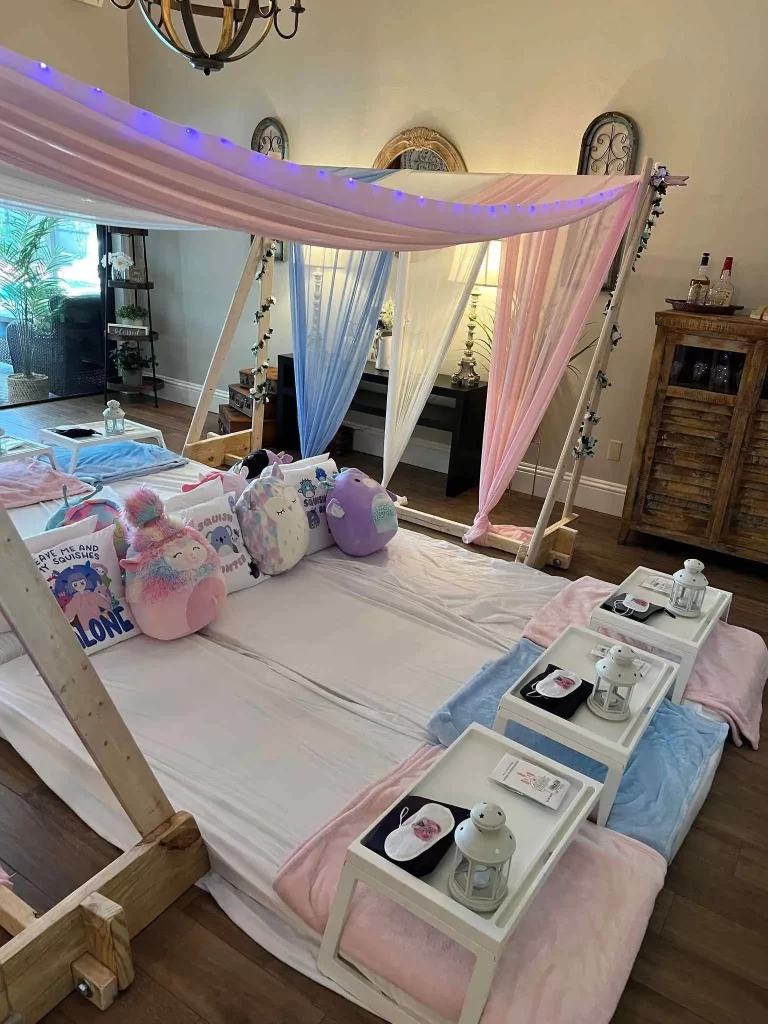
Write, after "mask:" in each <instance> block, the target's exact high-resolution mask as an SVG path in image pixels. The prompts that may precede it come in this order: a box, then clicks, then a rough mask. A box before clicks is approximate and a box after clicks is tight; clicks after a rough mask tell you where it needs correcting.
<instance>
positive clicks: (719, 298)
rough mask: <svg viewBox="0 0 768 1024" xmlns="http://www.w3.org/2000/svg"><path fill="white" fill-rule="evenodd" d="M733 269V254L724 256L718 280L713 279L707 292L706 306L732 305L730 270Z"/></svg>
mask: <svg viewBox="0 0 768 1024" xmlns="http://www.w3.org/2000/svg"><path fill="white" fill-rule="evenodd" d="M732 269H733V256H726V257H725V262H724V263H723V269H722V271H721V272H720V280H719V281H715V283H714V284H713V285H711V286H710V289H709V291H708V292H707V305H708V306H732V305H733V281H732V280H731V270H732Z"/></svg>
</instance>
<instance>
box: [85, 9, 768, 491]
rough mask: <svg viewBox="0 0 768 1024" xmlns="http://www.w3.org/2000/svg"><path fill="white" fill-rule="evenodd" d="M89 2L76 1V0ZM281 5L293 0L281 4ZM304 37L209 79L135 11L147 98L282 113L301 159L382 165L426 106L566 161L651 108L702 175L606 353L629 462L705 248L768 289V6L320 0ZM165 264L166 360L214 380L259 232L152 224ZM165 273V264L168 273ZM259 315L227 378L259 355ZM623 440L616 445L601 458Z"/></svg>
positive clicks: (434, 122)
mask: <svg viewBox="0 0 768 1024" xmlns="http://www.w3.org/2000/svg"><path fill="white" fill-rule="evenodd" d="M75 6H77V5H75ZM286 6H287V5H286ZM307 8H308V10H307V13H306V15H305V16H304V22H303V27H302V30H301V31H300V32H299V36H298V37H297V38H296V39H295V40H293V41H292V42H282V41H281V40H279V39H277V38H273V39H270V40H269V41H268V42H267V43H266V44H265V45H264V47H263V48H262V49H261V50H259V51H258V52H257V53H255V54H254V55H252V56H251V57H249V58H247V59H246V60H244V61H243V62H242V63H240V64H236V65H233V66H232V67H229V68H226V69H225V70H224V71H222V72H221V73H220V74H218V75H212V76H211V77H210V78H205V77H203V75H202V74H200V73H199V72H194V71H192V70H191V68H189V66H188V65H187V64H186V63H185V62H184V61H183V60H182V59H181V58H180V57H177V56H175V55H173V54H171V53H170V52H169V51H167V50H166V49H165V48H164V47H163V46H162V45H161V44H160V43H158V42H156V41H155V40H154V39H152V38H151V37H150V34H149V32H148V30H147V29H146V27H145V26H144V25H143V24H141V22H140V20H139V19H138V18H137V17H136V16H135V12H134V17H132V18H131V24H130V28H129V54H130V68H131V96H132V100H133V102H135V103H137V104H139V105H142V106H145V107H149V108H151V109H153V110H154V111H156V112H158V113H161V114H164V115H166V116H169V117H172V118H175V119H177V120H179V121H183V122H185V123H189V124H194V125H195V126H197V127H198V128H200V129H203V130H206V131H211V132H216V133H221V134H223V135H227V136H228V137H229V138H231V139H233V140H235V141H237V142H239V143H242V144H245V145H247V144H248V141H249V139H250V135H251V132H252V131H253V128H254V126H255V124H256V122H257V121H258V120H259V119H260V118H261V117H263V116H264V115H265V114H276V115H278V116H279V117H280V118H281V119H282V120H283V121H284V123H285V125H286V127H287V130H288V133H289V135H290V140H291V156H292V158H293V159H295V160H298V161H302V162H307V163H329V164H334V163H339V164H358V165H361V166H367V165H370V164H371V162H372V160H373V158H374V157H375V155H376V152H377V151H378V149H379V148H380V147H381V145H382V144H383V143H384V142H385V141H386V140H387V139H388V138H389V137H390V136H391V135H393V134H394V133H395V132H397V131H398V130H400V129H401V128H405V127H408V126H413V125H419V124H425V125H429V126H432V127H434V128H437V129H439V130H441V131H443V132H445V133H446V134H447V135H449V136H450V137H451V138H452V140H453V141H454V142H455V143H456V145H457V146H458V147H459V149H460V150H461V151H462V153H463V155H464V157H465V159H466V162H467V165H468V167H469V169H470V170H478V171H500V170H514V171H523V172H525V171H551V172H561V173H562V172H572V171H573V170H574V168H575V164H576V160H577V154H578V149H579V143H580V140H581V135H582V132H583V130H584V128H585V127H586V125H587V124H588V123H589V121H590V120H591V119H592V118H593V117H594V116H595V115H596V114H599V113H600V112H602V111H605V110H621V111H623V112H625V113H627V114H629V115H630V116H632V117H633V118H635V120H636V121H637V123H638V124H639V126H640V130H641V133H642V153H641V156H644V155H646V154H652V155H654V156H655V157H656V158H658V159H663V160H664V161H665V162H666V163H667V164H668V165H669V166H670V167H671V168H672V169H673V170H674V171H675V172H676V173H688V174H690V176H691V185H690V187H689V188H688V189H686V190H679V191H678V192H676V193H675V194H672V195H670V196H669V198H668V200H667V202H666V204H665V205H666V211H667V212H666V214H665V216H664V217H663V218H662V219H661V222H660V224H659V227H658V229H657V230H656V232H655V233H654V237H653V240H652V243H651V249H650V251H649V252H648V254H647V255H646V257H645V258H644V259H643V260H642V262H641V264H640V267H639V270H638V273H636V274H634V275H633V278H632V281H631V287H630V290H629V294H628V296H627V299H626V302H625V306H624V313H623V315H622V318H621V327H622V330H623V333H624V341H623V342H622V344H621V346H620V348H619V350H618V352H617V353H616V354H615V355H614V357H613V358H612V360H611V366H610V374H609V375H610V377H611V378H612V380H613V386H612V388H611V389H610V390H609V391H608V392H607V393H606V394H605V400H604V406H603V409H602V412H603V414H604V418H603V422H602V423H601V425H600V428H599V435H600V443H599V445H598V452H600V454H599V455H598V457H597V458H595V459H594V460H591V461H590V463H589V465H588V467H587V472H588V474H590V475H592V476H598V477H603V478H604V479H606V480H610V481H616V482H619V483H623V482H624V481H626V478H627V474H628V469H629V462H630V459H631V450H632V446H633V443H634V437H635V432H636V427H637V421H638V416H639V410H640V405H641V400H642V394H643V390H644V385H645V379H646V375H647V368H648V361H649V355H650V348H651V344H652V340H653V335H654V324H653V315H654V311H655V310H657V309H661V308H664V299H665V298H666V297H667V296H669V295H672V296H677V295H683V294H685V291H686V281H687V280H688V279H689V278H690V276H691V274H692V272H693V271H694V270H695V269H696V266H697V262H698V256H699V254H700V253H701V251H702V250H703V249H709V250H710V251H711V252H712V254H713V261H714V263H715V264H716V265H717V266H718V267H719V264H720V262H721V261H722V258H723V257H724V256H725V255H726V254H728V255H733V256H734V257H735V267H734V277H735V281H736V285H737V289H738V299H739V301H741V302H744V303H745V304H746V305H747V306H750V305H754V304H756V303H757V302H758V301H759V302H768V273H766V271H768V256H767V255H766V244H765V226H766V217H765V214H766V201H765V185H764V183H765V177H766V167H767V166H768V136H767V135H766V133H765V132H764V130H763V125H764V120H765V116H764V108H765V96H766V94H767V90H768V60H766V58H765V52H764V44H765V39H766V37H767V35H768V31H767V30H768V5H766V4H765V2H764V0H731V2H730V3H729V4H727V5H726V6H725V7H724V6H723V4H722V2H721V0H697V2H693V0H691V2H683V0H678V2H677V3H674V4H661V5H650V6H649V5H647V4H645V5H643V4H638V3H637V2H636V0H632V2H629V0H618V2H617V3H614V4H612V5H609V6H606V5H605V4H604V3H603V2H602V0H579V2H578V3H573V2H571V0H544V2H542V3H538V4H531V3H528V2H523V0H517V2H510V3H506V4H486V5H481V8H473V7H472V6H471V5H467V4H466V2H465V0H443V2H442V3H440V4H439V5H435V4H433V3H415V2H413V0H390V2H389V3H387V4H374V3H366V4H361V3H359V2H358V0H334V2H333V3H326V4H321V3H314V2H313V3H311V4H307ZM152 245H153V250H152V253H153V259H154V261H155V264H156V266H157V264H158V262H160V263H161V264H162V274H164V275H165V279H166V280H167V283H168V286H169V287H168V290H167V292H164V291H163V290H162V289H161V290H160V291H159V292H156V293H155V295H156V296H157V297H158V300H160V298H161V297H162V296H164V298H165V301H164V306H163V310H162V313H163V316H162V320H163V324H162V329H164V331H165V333H164V336H163V338H162V340H161V343H160V354H161V359H162V369H163V370H165V372H166V373H168V374H169V375H170V376H173V377H178V378H181V379H185V380H193V381H200V380H202V377H203V374H204V372H205V368H206V366H207V362H208V358H209V354H210V351H211V347H212V345H213V342H214V340H215V337H216V334H217V333H218V329H219V326H220V324H221V321H222V318H223V316H224V313H225V311H226V307H227V303H228V301H229V297H230V295H231V291H232V289H233V287H234V284H235V281H236V275H237V273H238V272H239V269H240V265H241V264H242V261H243V259H244V256H245V252H246V249H247V240H246V239H244V238H242V237H236V236H228V235H226V234H225V233H218V232H217V233H215V234H211V235H208V236H205V237H203V235H202V234H200V235H197V236H196V237H195V238H194V239H188V240H184V239H181V240H180V239H179V238H178V237H173V238H167V239H164V240H160V239H158V235H157V234H155V236H154V238H153V242H152ZM156 276H160V274H157V275H156ZM276 294H277V297H278V302H279V306H278V312H277V316H276V320H275V323H276V327H277V333H276V340H277V341H278V343H279V344H280V345H281V347H282V348H283V349H289V348H290V339H289V336H288V322H287V316H288V313H287V287H286V273H285V267H278V274H277V283H276ZM249 334H250V331H249V327H248V325H246V326H245V327H244V328H243V329H242V330H241V332H240V335H239V340H238V346H239V347H238V351H237V352H236V354H234V355H233V356H232V358H231V360H230V362H229V365H228V367H227V369H226V372H225V374H224V376H223V378H222V381H221V384H222V385H224V384H225V383H226V382H227V381H228V380H231V379H233V377H234V374H235V371H236V369H237V367H238V366H239V365H245V364H246V363H247V362H248V359H249V353H248V343H249ZM578 384H579V382H578V381H575V380H574V379H573V378H571V377H570V376H569V378H568V379H567V380H566V382H565V383H564V385H563V386H562V387H561V390H560V393H559V394H558V396H557V398H556V400H555V403H554V405H553V407H552V409H551V411H550V413H549V414H548V416H547V420H546V423H545V430H544V445H543V451H542V463H543V464H544V465H550V466H551V465H554V462H555V460H556V457H557V453H558V451H559V448H560V444H561V439H562V434H563V432H564V429H565V424H566V422H567V421H568V420H569V419H570V415H571V411H572V408H573V405H574V401H575V398H574V389H575V388H577V387H578ZM609 438H616V439H618V440H621V441H623V442H624V453H623V457H622V460H621V462H620V463H614V462H607V461H606V460H605V458H604V454H605V450H606V448H607V441H608V439H609Z"/></svg>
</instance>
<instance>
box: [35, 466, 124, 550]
mask: <svg viewBox="0 0 768 1024" xmlns="http://www.w3.org/2000/svg"><path fill="white" fill-rule="evenodd" d="M61 490H62V495H63V498H64V504H63V505H62V506H61V507H60V508H57V509H56V511H55V512H54V513H53V515H52V516H51V518H50V519H49V520H48V522H47V523H46V524H45V529H46V531H47V530H56V529H58V528H59V527H60V526H69V524H70V523H81V522H82V521H83V520H84V519H90V517H91V516H96V517H97V519H98V523H97V524H96V532H98V531H99V530H105V529H106V528H107V527H108V526H111V525H112V524H113V523H114V524H115V532H114V535H113V536H114V541H115V551H117V554H118V557H119V558H122V557H123V556H124V555H125V554H126V553H127V551H128V538H127V537H126V534H125V527H124V526H123V522H122V519H121V509H120V505H119V504H118V503H117V501H115V500H113V499H112V498H108V497H107V496H106V494H104V495H102V494H100V491H102V490H103V487H102V485H101V484H100V483H97V484H96V486H95V487H94V489H93V491H91V493H90V494H86V495H85V497H83V498H77V499H76V500H75V501H73V502H71V503H70V501H69V499H68V498H67V488H66V486H64V487H62V489H61ZM110 493H114V492H112V491H110ZM115 497H117V495H115Z"/></svg>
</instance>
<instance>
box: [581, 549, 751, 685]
mask: <svg viewBox="0 0 768 1024" xmlns="http://www.w3.org/2000/svg"><path fill="white" fill-rule="evenodd" d="M651 576H658V577H661V578H662V579H665V580H669V581H670V583H671V582H672V577H671V576H669V575H667V574H666V573H663V572H656V570H655V569H646V568H645V567H644V566H642V565H641V566H639V567H638V568H637V569H635V571H634V572H633V573H632V574H631V575H630V576H628V577H627V578H626V579H625V580H624V582H623V583H622V584H621V585H620V586H618V587H617V588H616V590H615V591H614V594H624V593H627V592H628V593H630V594H634V595H635V596H636V597H644V598H646V600H648V601H651V602H652V603H653V604H666V603H667V597H668V595H666V594H662V593H659V592H658V591H656V590H652V589H650V588H647V587H645V586H643V584H644V582H645V581H646V580H647V579H648V578H649V577H651ZM732 597H733V595H732V594H731V593H729V592H728V591H727V590H718V589H717V588H716V587H707V592H706V594H705V595H704V602H703V604H702V609H701V615H699V616H697V617H696V618H695V619H692V618H686V617H685V616H683V615H678V616H676V617H675V618H674V619H673V618H672V616H671V615H667V614H666V612H658V614H656V615H653V616H651V618H650V619H649V620H648V621H647V622H637V621H636V620H634V619H629V618H627V617H626V616H625V615H618V614H617V613H616V612H611V611H608V609H607V608H603V607H602V604H599V605H598V606H597V608H595V610H594V611H593V612H592V615H591V617H590V620H589V626H590V629H597V630H602V631H603V632H606V633H609V632H610V633H613V634H620V635H621V636H622V637H627V639H628V641H629V642H630V643H632V644H635V645H637V646H639V647H642V648H643V649H644V650H647V651H653V652H654V653H656V654H661V655H663V656H664V657H666V658H668V659H669V660H670V661H674V662H676V663H678V664H679V668H678V672H677V679H676V680H675V686H674V689H673V691H672V694H671V697H670V699H671V700H672V701H674V703H675V704H679V703H680V701H681V700H682V699H683V693H684V691H685V687H686V685H687V684H688V679H689V678H690V675H691V671H692V669H693V665H694V662H695V661H696V658H697V656H698V654H699V652H700V651H701V648H702V647H703V645H704V642H705V641H706V639H707V637H708V636H709V634H710V633H711V632H712V630H713V629H714V628H715V624H716V623H717V622H718V621H719V620H720V619H722V620H723V622H727V621H728V613H729V612H730V609H731V598H732Z"/></svg>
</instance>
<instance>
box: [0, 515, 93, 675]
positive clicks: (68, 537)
mask: <svg viewBox="0 0 768 1024" xmlns="http://www.w3.org/2000/svg"><path fill="white" fill-rule="evenodd" d="M97 522H98V520H97V519H96V516H91V518H90V519H84V520H83V521H82V522H79V523H72V525H71V526H62V527H60V528H59V529H58V530H47V531H46V532H45V533H36V534H35V535H34V536H33V537H25V539H24V543H25V544H26V545H27V550H28V551H29V553H30V555H36V554H37V553H38V552H40V551H49V550H50V549H51V548H54V547H57V546H58V545H59V544H64V543H68V542H70V541H73V540H75V539H76V538H78V537H90V535H91V534H92V533H95V532H96V524H97ZM10 628H11V624H10V622H8V621H7V620H6V618H5V617H4V616H3V615H0V633H8V632H9V631H10ZM0 664H2V662H0Z"/></svg>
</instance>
